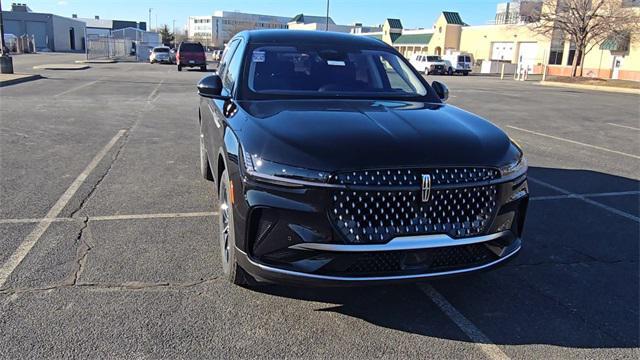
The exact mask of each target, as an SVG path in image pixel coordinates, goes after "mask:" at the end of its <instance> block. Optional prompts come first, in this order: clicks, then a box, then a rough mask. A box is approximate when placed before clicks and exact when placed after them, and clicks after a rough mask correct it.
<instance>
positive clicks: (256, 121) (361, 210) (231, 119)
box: [197, 30, 529, 285]
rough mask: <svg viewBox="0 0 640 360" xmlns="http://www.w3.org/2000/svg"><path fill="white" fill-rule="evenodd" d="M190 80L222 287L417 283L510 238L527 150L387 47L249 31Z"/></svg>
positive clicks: (515, 236) (458, 268) (485, 256)
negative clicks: (214, 212)
mask: <svg viewBox="0 0 640 360" xmlns="http://www.w3.org/2000/svg"><path fill="white" fill-rule="evenodd" d="M197 89H198V93H199V95H200V105H199V109H198V114H199V116H198V122H199V126H200V136H199V139H200V169H201V172H202V176H203V177H204V178H206V179H208V180H211V181H213V182H214V184H215V187H214V189H215V191H216V193H217V194H218V196H217V202H218V204H217V207H218V209H219V216H218V227H217V234H215V235H214V236H215V237H216V240H217V242H218V243H219V251H220V254H221V259H222V268H223V273H224V276H225V277H226V279H227V280H228V281H230V282H232V283H235V284H247V283H249V284H251V283H252V282H253V281H254V280H258V281H268V282H289V283H297V284H316V285H320V284H322V285H338V284H347V285H352V284H358V283H381V282H398V281H416V280H419V279H426V278H432V277H438V276H449V275H456V274H463V273H468V272H472V271H477V270H482V269H487V268H491V267H493V266H495V265H498V264H500V263H503V262H505V261H506V260H507V259H510V258H512V257H513V256H514V255H515V254H516V253H517V252H518V251H519V250H520V247H521V236H522V230H523V224H524V220H525V214H526V209H527V203H528V197H529V191H528V185H527V163H526V161H525V158H524V156H523V152H522V150H521V149H520V147H519V146H518V145H517V144H516V143H515V142H513V141H511V139H510V138H509V137H508V136H507V134H505V133H504V132H503V131H502V130H500V129H499V128H498V127H496V126H495V125H493V124H492V123H490V122H489V121H487V120H485V119H483V118H481V117H479V116H477V115H473V114H471V113H469V112H466V111H464V110H461V109H459V108H457V107H455V106H451V105H447V104H446V103H445V102H446V100H447V98H448V94H449V91H448V89H447V87H446V86H445V85H444V84H443V83H441V82H438V81H434V82H433V83H432V84H431V85H429V84H428V83H427V81H426V80H425V79H424V78H423V77H422V76H420V74H419V73H418V72H417V71H416V69H415V68H413V67H412V66H411V65H410V63H409V62H408V61H407V60H406V59H405V58H404V57H403V56H402V55H401V54H400V53H398V52H397V51H396V50H395V49H393V48H392V47H391V46H389V45H387V44H384V43H382V42H380V41H377V40H375V39H370V38H367V37H364V36H354V35H350V34H341V33H331V32H317V31H292V30H259V31H244V32H240V33H238V34H237V35H236V36H234V37H233V38H232V39H231V40H230V43H229V45H228V47H227V50H226V51H225V54H224V55H223V58H222V61H221V62H220V66H219V70H218V72H217V73H216V74H213V75H209V76H206V77H204V78H203V79H201V80H200V82H199V83H198V85H197Z"/></svg>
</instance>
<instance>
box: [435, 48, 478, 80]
mask: <svg viewBox="0 0 640 360" xmlns="http://www.w3.org/2000/svg"><path fill="white" fill-rule="evenodd" d="M442 58H443V59H445V60H449V62H451V66H452V67H453V72H455V73H456V74H463V75H464V76H467V75H469V73H470V72H471V69H472V68H473V55H471V54H468V53H461V52H454V53H451V54H448V55H445V56H443V57H442Z"/></svg>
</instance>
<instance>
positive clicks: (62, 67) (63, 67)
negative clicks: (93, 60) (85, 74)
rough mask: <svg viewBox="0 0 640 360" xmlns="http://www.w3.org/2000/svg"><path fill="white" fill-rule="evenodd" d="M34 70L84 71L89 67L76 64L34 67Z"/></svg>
mask: <svg viewBox="0 0 640 360" xmlns="http://www.w3.org/2000/svg"><path fill="white" fill-rule="evenodd" d="M33 68H34V69H36V70H86V69H89V68H90V66H89V65H76V64H44V65H36V66H34V67H33Z"/></svg>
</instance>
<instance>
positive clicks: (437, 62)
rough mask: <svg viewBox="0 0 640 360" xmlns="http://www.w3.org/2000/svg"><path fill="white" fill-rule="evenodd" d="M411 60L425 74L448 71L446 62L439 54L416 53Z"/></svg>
mask: <svg viewBox="0 0 640 360" xmlns="http://www.w3.org/2000/svg"><path fill="white" fill-rule="evenodd" d="M409 62H410V63H411V65H413V67H414V68H416V70H418V71H419V72H421V73H423V74H427V75H429V74H444V73H446V69H445V63H444V62H443V61H442V59H441V58H440V56H438V55H422V54H414V55H413V56H412V57H411V60H410V61H409Z"/></svg>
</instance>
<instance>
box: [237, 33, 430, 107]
mask: <svg viewBox="0 0 640 360" xmlns="http://www.w3.org/2000/svg"><path fill="white" fill-rule="evenodd" d="M247 56H248V59H247V60H248V61H249V69H248V86H249V89H250V90H251V91H253V92H254V93H258V94H280V95H311V96H314V95H315V96H323V95H331V96H347V97H348V96H392V97H393V96H397V97H419V96H424V95H426V94H427V89H426V88H425V87H424V86H423V85H422V82H420V80H419V79H418V78H417V77H416V75H414V73H413V71H412V70H411V69H410V68H409V66H408V65H407V64H406V63H405V62H404V61H403V60H402V59H400V58H399V57H398V56H397V55H395V54H394V53H392V52H389V51H385V50H368V49H346V48H335V47H328V46H323V45H316V46H293V45H291V46H284V45H275V46H259V47H257V48H254V49H253V51H249V52H248V54H247Z"/></svg>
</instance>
